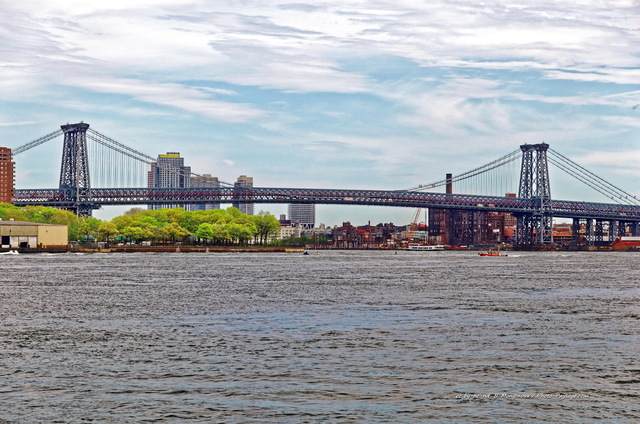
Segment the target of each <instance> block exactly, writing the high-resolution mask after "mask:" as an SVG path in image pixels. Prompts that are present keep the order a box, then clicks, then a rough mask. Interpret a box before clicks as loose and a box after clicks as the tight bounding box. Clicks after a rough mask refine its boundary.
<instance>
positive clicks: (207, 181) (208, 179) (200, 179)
mask: <svg viewBox="0 0 640 424" xmlns="http://www.w3.org/2000/svg"><path fill="white" fill-rule="evenodd" d="M191 187H206V188H219V187H220V180H218V177H212V176H211V174H202V175H194V176H192V177H191ZM211 209H220V203H198V204H196V205H193V210H197V211H208V210H211Z"/></svg>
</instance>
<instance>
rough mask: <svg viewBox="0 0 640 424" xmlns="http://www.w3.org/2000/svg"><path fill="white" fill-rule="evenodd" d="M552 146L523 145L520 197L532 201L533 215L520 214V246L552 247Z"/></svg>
mask: <svg viewBox="0 0 640 424" xmlns="http://www.w3.org/2000/svg"><path fill="white" fill-rule="evenodd" d="M548 149H549V145H548V144H546V143H540V144H523V145H522V146H520V150H522V167H521V169H520V188H519V190H518V197H520V198H523V199H533V200H534V201H535V211H534V212H533V214H518V215H516V218H517V229H516V238H517V242H518V243H519V244H551V243H553V221H552V216H551V206H552V205H551V189H550V185H549V164H548V162H547V150H548Z"/></svg>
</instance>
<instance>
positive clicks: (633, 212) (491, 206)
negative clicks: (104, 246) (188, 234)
mask: <svg viewBox="0 0 640 424" xmlns="http://www.w3.org/2000/svg"><path fill="white" fill-rule="evenodd" d="M537 202H538V201H537V199H521V198H515V197H497V196H478V195H465V194H444V193H428V192H417V191H406V190H391V191H389V190H386V191H385V190H346V189H309V188H264V187H252V188H236V187H221V188H198V187H192V188H92V189H90V190H89V194H88V195H86V196H83V197H82V198H81V199H74V198H69V197H68V196H67V195H66V194H65V191H63V190H60V189H24V190H15V195H14V204H15V205H17V206H27V205H44V206H52V207H59V208H64V209H71V210H77V208H78V205H79V204H84V205H86V206H89V207H90V208H91V209H98V208H100V207H101V206H108V205H148V204H195V203H200V204H202V203H278V204H289V203H308V204H330V205H363V206H392V207H410V208H441V209H461V210H473V211H496V212H510V213H513V214H525V215H526V214H531V215H535V214H538V213H539V207H538V206H537V204H538V203H537ZM550 212H551V216H553V217H555V218H593V219H601V220H620V221H626V222H640V206H635V205H620V204H613V203H591V202H579V201H568V200H552V209H551V211H550Z"/></svg>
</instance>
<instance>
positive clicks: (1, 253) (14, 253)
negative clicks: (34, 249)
mask: <svg viewBox="0 0 640 424" xmlns="http://www.w3.org/2000/svg"><path fill="white" fill-rule="evenodd" d="M0 255H19V253H18V251H17V250H9V251H7V252H0Z"/></svg>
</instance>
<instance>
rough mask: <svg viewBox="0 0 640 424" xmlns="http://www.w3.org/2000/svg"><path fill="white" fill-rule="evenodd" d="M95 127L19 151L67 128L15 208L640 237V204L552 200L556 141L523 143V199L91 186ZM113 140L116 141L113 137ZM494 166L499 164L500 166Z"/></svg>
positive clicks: (70, 129) (536, 235)
mask: <svg viewBox="0 0 640 424" xmlns="http://www.w3.org/2000/svg"><path fill="white" fill-rule="evenodd" d="M88 129H89V124H86V123H79V124H67V125H62V126H61V129H60V130H57V131H54V132H52V133H50V134H47V135H45V136H43V137H41V138H39V139H37V140H34V141H32V142H30V143H27V144H25V145H23V146H20V147H18V148H17V149H14V154H18V153H21V152H23V151H26V150H28V149H30V148H32V147H35V146H38V145H40V144H43V143H45V142H47V141H49V140H51V139H53V138H55V137H57V136H58V135H60V134H62V133H64V147H63V153H62V166H61V169H60V185H59V188H57V189H26V190H15V192H14V204H15V205H17V206H28V205H42V206H51V207H57V208H62V209H68V210H72V211H74V212H75V213H77V214H79V215H85V216H89V215H91V213H92V211H93V210H94V209H99V208H100V207H102V206H103V205H152V204H159V205H185V204H202V203H234V204H239V203H277V204H292V203H306V204H331V205H362V206H394V207H409V208H434V209H448V210H466V211H483V212H506V213H511V214H513V215H514V216H515V217H516V219H517V230H516V238H517V243H519V244H550V243H553V232H552V218H570V219H573V226H572V228H573V235H574V236H573V240H572V242H573V243H574V244H579V243H581V242H582V241H581V240H580V238H579V234H580V231H581V229H583V228H584V229H585V240H586V243H587V244H590V245H598V244H602V243H604V236H603V234H604V228H605V226H606V227H607V228H608V230H609V239H610V240H609V241H613V239H614V238H615V237H617V236H619V235H622V234H624V233H625V231H627V229H628V230H629V231H630V232H631V233H632V234H633V235H640V206H636V205H623V204H612V203H593V202H576V201H566V200H555V199H554V200H552V199H551V190H550V184H549V170H548V162H547V150H548V148H549V145H548V144H546V143H542V144H525V145H522V146H520V150H521V151H522V167H521V171H520V172H521V173H520V186H519V192H518V197H498V196H478V195H464V194H452V193H429V192H423V191H420V190H418V189H414V190H392V191H385V190H346V189H345V190H338V189H336V190H334V189H305V188H261V187H219V188H198V187H191V188H92V187H91V185H90V181H89V165H88V156H87V134H86V133H87V130H88ZM96 134H98V135H99V136H100V140H98V142H101V143H104V140H102V138H105V139H106V137H105V136H102V135H101V134H99V133H96ZM93 137H95V134H94V135H93ZM109 140H110V139H109ZM110 141H111V142H113V143H115V142H114V141H113V140H110ZM116 144H117V146H118V147H119V149H118V151H119V152H121V153H124V154H127V155H131V153H130V152H128V151H123V150H122V148H124V149H125V150H126V149H129V148H128V147H126V146H123V145H120V144H119V143H116ZM129 150H130V149H129ZM136 153H137V152H136ZM514 154H517V151H516V152H513V153H511V154H509V155H507V156H506V157H504V158H501V159H500V160H498V161H495V162H499V163H500V164H502V163H503V160H508V161H511V160H513V159H512V158H513V155H514ZM145 157H146V156H145ZM147 158H148V159H151V160H152V159H153V158H150V157H147ZM489 165H491V166H493V167H495V166H498V165H494V163H491V164H489ZM481 169H484V167H483V168H479V169H478V170H475V171H478V172H480V170H481ZM488 169H493V168H491V167H490V168H488ZM624 194H625V195H626V194H627V193H624Z"/></svg>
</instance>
